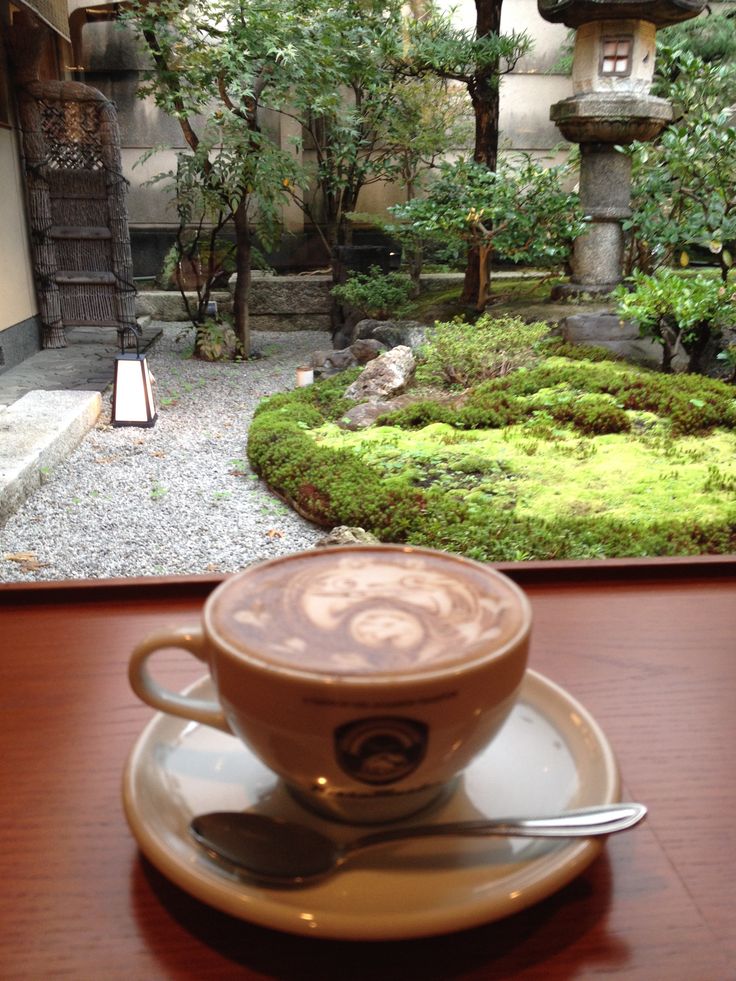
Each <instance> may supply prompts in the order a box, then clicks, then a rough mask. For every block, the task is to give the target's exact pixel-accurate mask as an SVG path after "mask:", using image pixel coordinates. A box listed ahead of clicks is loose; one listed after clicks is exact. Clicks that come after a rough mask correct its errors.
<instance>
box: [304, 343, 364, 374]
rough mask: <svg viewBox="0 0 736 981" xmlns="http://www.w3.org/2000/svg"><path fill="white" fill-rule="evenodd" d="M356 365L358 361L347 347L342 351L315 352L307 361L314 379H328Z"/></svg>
mask: <svg viewBox="0 0 736 981" xmlns="http://www.w3.org/2000/svg"><path fill="white" fill-rule="evenodd" d="M356 364H358V360H357V358H356V357H355V355H354V354H353V352H352V351H351V350H350V348H349V347H346V348H344V349H343V350H342V351H315V352H314V354H313V355H312V356H311V358H310V359H309V365H310V367H312V368H314V374H315V377H316V378H329V377H330V376H331V375H337V374H339V372H341V371H345V370H346V369H347V368H352V367H353V366H354V365H356Z"/></svg>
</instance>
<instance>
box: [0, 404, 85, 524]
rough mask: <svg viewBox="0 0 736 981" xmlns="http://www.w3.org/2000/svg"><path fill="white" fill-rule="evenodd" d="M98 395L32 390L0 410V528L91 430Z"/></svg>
mask: <svg viewBox="0 0 736 981" xmlns="http://www.w3.org/2000/svg"><path fill="white" fill-rule="evenodd" d="M101 410H102V397H101V395H100V393H99V392H83V391H33V392H28V394H27V395H24V396H23V397H22V398H20V399H18V401H17V402H14V403H13V404H12V405H9V406H8V407H7V408H4V409H3V410H2V411H0V525H2V524H4V523H5V521H7V519H8V518H9V516H10V515H11V514H12V513H13V512H14V511H16V510H17V509H18V508H19V507H20V505H21V504H22V503H23V501H24V500H25V499H26V498H27V497H29V496H30V494H32V493H33V491H34V490H36V488H37V487H39V486H40V485H41V483H42V482H43V480H44V477H45V474H46V472H47V471H48V470H49V469H50V468H52V467H55V466H56V465H57V464H58V463H61V462H62V461H63V460H65V459H66V458H67V457H68V456H69V454H70V453H71V452H72V450H73V449H74V448H75V447H76V446H77V445H78V443H79V442H80V441H81V440H82V438H83V437H84V436H85V434H86V433H87V432H88V431H89V430H90V429H91V428H92V427H93V426H94V424H95V423H96V422H97V419H98V417H99V415H100V412H101Z"/></svg>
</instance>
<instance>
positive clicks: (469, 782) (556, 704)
mask: <svg viewBox="0 0 736 981" xmlns="http://www.w3.org/2000/svg"><path fill="white" fill-rule="evenodd" d="M189 690H190V692H192V693H194V694H196V695H197V696H198V697H208V696H209V697H211V683H210V680H209V678H205V679H202V680H201V681H199V682H197V683H196V684H195V685H194V686H192V688H191V689H189ZM618 795H619V776H618V768H617V766H616V761H615V758H614V755H613V752H612V750H611V747H610V745H609V743H608V741H607V740H606V737H605V736H604V734H603V732H602V731H601V729H600V728H599V726H598V724H597V723H596V722H595V720H594V719H593V718H592V717H591V716H590V714H589V713H588V712H587V711H586V710H585V709H584V708H583V707H582V706H581V705H580V704H579V703H578V702H577V701H575V699H573V698H572V697H571V696H570V695H568V694H567V692H565V691H564V690H563V689H562V688H560V687H558V686H557V685H555V684H553V683H552V682H551V681H549V680H548V679H547V678H545V677H543V676H542V675H540V674H537V673H536V672H534V671H528V672H527V675H526V678H525V680H524V684H523V687H522V694H521V699H520V701H519V703H518V705H517V706H516V707H515V709H514V710H513V712H512V714H511V716H510V718H509V720H508V721H507V723H506V725H505V726H504V728H503V730H502V731H501V733H500V734H499V735H498V736H497V737H496V739H495V740H494V742H493V743H492V745H491V746H490V748H489V749H487V750H486V752H485V753H484V754H483V755H482V756H480V757H479V758H477V759H476V760H475V762H474V763H473V764H472V765H471V766H470V767H469V768H468V769H467V770H466V772H465V774H464V776H463V777H462V778H461V781H460V783H459V786H458V788H457V790H456V792H455V793H454V794H453V795H452V796H451V797H450V798H449V799H447V800H446V801H444V802H443V803H442V804H441V805H439V806H437V807H435V808H434V809H432V810H431V811H430V812H425V814H423V815H421V817H416V818H413V819H409V823H419V822H420V821H451V820H461V819H464V818H467V819H471V818H478V817H489V818H491V817H498V816H503V815H506V816H508V815H522V814H545V813H554V812H556V811H561V810H565V809H567V808H573V807H584V806H586V805H592V804H607V803H611V802H613V801H616V800H618V799H619V796H618ZM123 796H124V805H125V812H126V816H127V819H128V823H129V824H130V827H131V829H132V831H133V834H134V835H135V837H136V838H137V840H138V843H139V845H140V847H141V849H142V851H143V853H144V854H145V855H146V857H147V858H148V859H149V860H150V861H151V862H152V863H153V864H154V865H155V866H156V867H157V868H158V869H159V870H160V871H161V872H163V874H164V875H166V876H167V877H168V878H169V879H171V880H172V881H173V882H175V883H176V884H177V885H178V886H180V887H181V888H182V889H184V890H186V891H187V892H189V893H190V894H191V895H193V896H195V897H197V898H198V899H200V900H202V901H203V902H205V903H208V904H209V905H211V906H214V907H215V908H216V909H219V910H222V911H223V912H225V913H229V914H230V915H232V916H236V917H240V918H241V919H244V920H249V921H250V922H252V923H257V924H260V925H262V926H266V927H272V928H274V929H277V930H284V931H287V932H288V933H296V934H302V935H305V936H318V937H333V938H339V939H344V940H347V939H353V940H392V939H393V940H396V939H401V938H409V937H421V936H428V935H432V934H439V933H449V932H451V931H454V930H461V929H464V928H466V927H472V926H477V925H479V924H481V923H487V922H490V921H491V920H496V919H500V918H501V917H503V916H506V915H508V914H510V913H514V912H517V911H518V910H520V909H523V908H525V907H527V906H530V905H531V904H532V903H535V902H537V901H538V900H540V899H543V898H544V897H546V896H548V895H550V894H551V893H553V892H555V891H556V890H558V889H560V888H561V887H562V886H564V885H566V884H567V883H568V882H570V881H571V880H572V879H573V878H575V876H577V875H578V874H579V873H580V872H581V871H582V870H583V869H584V868H586V866H587V865H589V864H590V862H592V861H593V859H594V858H595V857H596V856H597V855H598V854H599V852H600V850H601V847H602V844H601V840H600V839H578V840H573V839H562V840H561V841H554V840H551V841H550V840H548V841H542V840H541V839H540V840H536V841H535V840H534V839H522V838H517V839H501V838H497V839H494V838H487V839H463V838H443V839H438V838H434V839H433V838H429V839H424V840H419V841H413V842H404V843H396V844H393V845H391V846H387V847H384V848H380V849H375V850H373V851H370V852H364V853H362V854H361V855H359V856H356V858H355V859H354V860H353V862H352V863H350V864H348V865H347V866H346V867H345V868H344V869H343V870H341V871H340V872H339V873H338V874H336V875H334V876H332V877H330V878H327V879H325V880H323V881H321V882H319V883H318V884H316V885H312V886H309V887H304V888H296V889H268V888H264V887H262V886H258V885H255V884H254V883H250V882H247V881H245V880H240V879H238V878H236V877H235V876H231V875H230V874H229V873H228V872H225V871H223V870H222V869H220V868H218V867H217V866H216V865H214V864H213V863H212V862H211V861H210V860H209V859H208V858H207V857H206V855H205V854H204V853H203V852H202V851H201V850H200V849H199V848H198V846H196V845H195V843H194V842H193V840H192V839H191V837H190V836H189V833H188V830H187V827H188V824H189V821H190V819H191V818H192V817H193V816H194V815H195V814H200V813H203V812H206V811H215V810H245V809H246V808H249V809H256V810H258V811H261V812H264V813H275V814H280V815H283V816H284V817H288V818H291V819H296V820H301V821H304V822H306V823H308V824H310V825H312V826H314V827H318V828H321V829H323V830H328V831H329V832H330V833H331V834H333V836H335V837H340V836H342V837H343V838H344V839H347V838H350V837H354V836H356V834H358V833H359V832H358V831H356V829H355V828H350V827H347V826H343V825H339V824H336V823H334V822H330V821H326V820H324V819H322V818H320V817H317V816H316V815H313V814H311V813H308V812H307V811H305V810H303V809H302V808H301V807H300V806H299V805H298V804H297V803H296V802H295V801H294V800H293V799H292V798H291V797H290V795H289V794H288V792H286V791H285V790H284V789H283V787H282V786H281V784H280V782H279V781H278V780H277V778H276V777H275V776H274V775H273V774H272V773H271V772H270V771H269V770H267V769H266V768H265V767H264V766H263V765H262V764H261V763H259V762H258V760H256V759H255V757H253V756H252V755H251V754H250V753H249V752H248V750H247V749H245V748H244V747H243V746H242V744H241V743H240V742H239V741H238V740H237V739H235V738H234V737H233V736H227V735H225V734H223V733H221V732H218V731H217V730H215V729H210V728H209V727H207V726H203V725H199V724H198V723H194V722H191V723H189V722H185V721H183V720H181V719H177V718H174V717H173V716H166V715H161V714H159V715H157V716H156V717H155V718H154V719H153V720H152V721H151V722H150V723H149V724H148V726H147V727H146V728H145V729H144V731H143V733H142V734H141V736H140V738H139V739H138V741H137V743H136V745H135V747H134V748H133V751H132V753H131V755H130V758H129V760H128V764H127V767H126V770H125V776H124V784H123Z"/></svg>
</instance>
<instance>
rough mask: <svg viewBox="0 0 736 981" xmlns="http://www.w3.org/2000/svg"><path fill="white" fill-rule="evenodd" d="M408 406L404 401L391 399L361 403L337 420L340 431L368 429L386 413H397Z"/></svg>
mask: <svg viewBox="0 0 736 981" xmlns="http://www.w3.org/2000/svg"><path fill="white" fill-rule="evenodd" d="M405 404H406V401H405V400H404V399H391V400H389V401H381V402H361V403H360V404H359V405H354V406H353V408H352V409H349V410H348V411H347V412H346V413H345V414H344V415H343V416H342V418H340V419H338V420H337V425H338V426H339V427H340V429H349V430H350V431H351V432H355V431H356V430H358V429H367V428H368V426H372V425H373V423H374V422H375V421H376V419H378V417H379V416H382V415H384V414H385V413H386V412H395V411H396V410H397V409H401V408H403V406H404V405H405Z"/></svg>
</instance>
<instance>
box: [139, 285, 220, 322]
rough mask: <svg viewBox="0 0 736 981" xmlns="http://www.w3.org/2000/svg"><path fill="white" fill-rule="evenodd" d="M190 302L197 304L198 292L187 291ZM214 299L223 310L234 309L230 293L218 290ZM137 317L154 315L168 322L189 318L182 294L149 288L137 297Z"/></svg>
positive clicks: (214, 294) (157, 318) (154, 317)
mask: <svg viewBox="0 0 736 981" xmlns="http://www.w3.org/2000/svg"><path fill="white" fill-rule="evenodd" d="M187 296H188V298H189V301H190V303H191V304H192V305H193V306H196V303H197V295H196V293H187ZM212 299H213V300H215V301H216V302H217V306H218V309H219V310H220V311H221V312H223V313H224V312H228V313H229V312H230V311H231V310H232V297H231V296H230V294H229V293H223V292H216V293H213V294H212ZM135 313H136V317H146V316H149V317H152V318H153V320H163V321H166V322H178V321H182V320H188V319H189V317H188V315H187V310H186V307H185V306H184V301H183V300H182V298H181V294H180V293H178V292H175V291H174V290H147V291H145V292H142V293H139V294H138V295H137V296H136V298H135Z"/></svg>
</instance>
